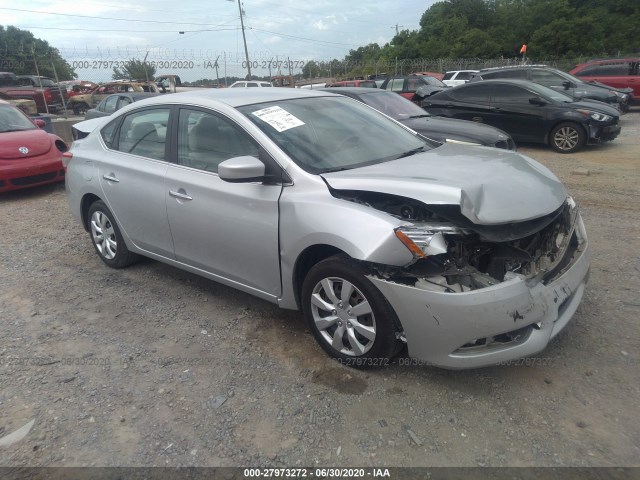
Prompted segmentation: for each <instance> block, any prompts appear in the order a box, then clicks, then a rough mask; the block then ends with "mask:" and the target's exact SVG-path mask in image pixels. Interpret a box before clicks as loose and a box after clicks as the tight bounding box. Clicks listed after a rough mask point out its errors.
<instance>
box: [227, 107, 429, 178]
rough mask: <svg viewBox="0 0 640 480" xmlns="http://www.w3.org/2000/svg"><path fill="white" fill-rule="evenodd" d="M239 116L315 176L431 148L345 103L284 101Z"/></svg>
mask: <svg viewBox="0 0 640 480" xmlns="http://www.w3.org/2000/svg"><path fill="white" fill-rule="evenodd" d="M238 110H239V111H240V112H242V113H243V114H244V115H245V116H246V117H247V118H248V119H249V120H251V121H252V122H253V123H255V124H256V125H257V126H258V127H259V128H260V129H261V130H262V131H263V132H264V133H265V134H267V135H268V136H269V137H270V138H271V139H272V140H273V141H274V142H275V143H276V144H277V145H278V146H279V147H280V148H281V149H282V150H284V151H285V152H286V153H287V154H288V155H289V156H290V157H291V159H292V160H293V161H294V162H296V163H297V164H298V165H299V166H300V167H302V168H303V169H304V170H306V171H308V172H310V173H325V172H329V171H338V170H348V169H351V168H357V167H363V166H365V165H371V164H374V163H381V162H386V161H389V160H395V159H397V158H400V157H403V156H407V155H412V154H414V153H418V152H420V151H423V150H428V149H431V148H432V147H431V146H430V145H429V144H428V143H427V142H426V140H424V139H422V138H421V137H419V136H417V135H415V134H413V133H411V132H410V131H408V130H406V129H405V128H403V127H401V126H400V125H398V124H397V123H395V122H393V121H392V120H389V119H388V118H386V117H384V116H382V115H380V114H379V113H377V112H376V111H375V110H373V109H371V108H369V107H367V106H365V105H363V104H362V103H360V102H356V101H353V100H350V99H347V98H344V97H342V98H340V97H312V98H300V99H291V100H281V101H277V102H269V103H260V104H256V105H247V106H244V107H239V108H238Z"/></svg>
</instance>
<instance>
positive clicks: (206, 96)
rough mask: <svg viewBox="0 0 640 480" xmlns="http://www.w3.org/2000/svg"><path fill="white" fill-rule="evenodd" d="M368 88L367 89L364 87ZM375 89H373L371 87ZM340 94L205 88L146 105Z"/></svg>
mask: <svg viewBox="0 0 640 480" xmlns="http://www.w3.org/2000/svg"><path fill="white" fill-rule="evenodd" d="M363 90H367V89H363ZM370 90H373V89H370ZM331 96H338V95H335V94H332V93H329V92H326V91H320V90H307V89H299V88H277V87H276V88H264V89H263V88H260V89H258V88H248V89H244V88H242V89H240V88H234V89H231V88H222V89H220V88H205V89H202V90H198V91H189V92H181V93H171V94H168V95H159V96H154V97H152V98H148V99H145V100H144V102H145V104H146V105H155V104H165V103H187V104H188V103H195V104H200V105H207V104H210V105H211V106H215V105H216V104H217V103H223V104H226V105H228V106H230V107H234V108H236V107H242V106H245V105H252V104H254V103H263V102H277V101H279V100H290V99H296V98H310V97H331Z"/></svg>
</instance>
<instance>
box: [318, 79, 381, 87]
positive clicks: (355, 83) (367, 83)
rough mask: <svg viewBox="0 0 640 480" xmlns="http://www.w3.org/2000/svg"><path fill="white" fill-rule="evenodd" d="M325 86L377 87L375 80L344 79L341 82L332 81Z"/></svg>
mask: <svg viewBox="0 0 640 480" xmlns="http://www.w3.org/2000/svg"><path fill="white" fill-rule="evenodd" d="M327 87H331V88H334V87H336V88H339V87H362V88H378V86H377V85H376V82H375V80H344V81H342V82H333V83H332V84H330V85H327Z"/></svg>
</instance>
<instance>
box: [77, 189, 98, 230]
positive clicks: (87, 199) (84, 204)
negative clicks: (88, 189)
mask: <svg viewBox="0 0 640 480" xmlns="http://www.w3.org/2000/svg"><path fill="white" fill-rule="evenodd" d="M98 200H102V199H101V198H100V197H98V196H97V195H95V194H93V193H87V194H85V195H84V196H83V197H82V200H81V201H80V215H81V216H80V218H81V219H82V226H83V227H84V229H85V230H86V231H87V232H88V231H89V223H88V222H87V215H88V214H89V209H90V208H91V205H93V204H94V203H95V202H97V201H98Z"/></svg>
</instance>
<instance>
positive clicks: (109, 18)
mask: <svg viewBox="0 0 640 480" xmlns="http://www.w3.org/2000/svg"><path fill="white" fill-rule="evenodd" d="M0 10H10V11H12V12H26V13H40V14H42V15H56V16H59V17H74V18H91V19H94V20H112V21H117V22H141V23H162V24H168V25H201V26H205V27H206V26H214V27H216V26H220V25H223V24H220V25H212V24H211V23H194V22H167V21H162V20H137V19H136V20H132V19H129V18H114V17H96V16H91V15H77V14H72V13H55V12H42V11H39V10H25V9H22V8H6V7H0Z"/></svg>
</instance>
